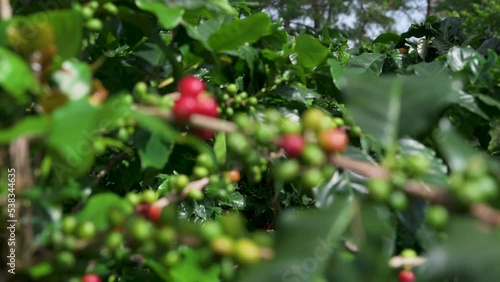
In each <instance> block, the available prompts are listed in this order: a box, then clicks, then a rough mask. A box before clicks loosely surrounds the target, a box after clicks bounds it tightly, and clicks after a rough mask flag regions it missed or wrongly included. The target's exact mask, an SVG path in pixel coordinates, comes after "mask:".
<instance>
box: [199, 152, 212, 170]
mask: <svg viewBox="0 0 500 282" xmlns="http://www.w3.org/2000/svg"><path fill="white" fill-rule="evenodd" d="M196 164H197V165H199V166H204V167H206V168H208V169H210V170H212V169H214V168H215V162H214V159H213V158H212V157H211V156H210V155H209V154H206V153H203V154H199V155H198V157H197V158H196Z"/></svg>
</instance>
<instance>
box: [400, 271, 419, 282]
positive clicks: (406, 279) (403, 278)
mask: <svg viewBox="0 0 500 282" xmlns="http://www.w3.org/2000/svg"><path fill="white" fill-rule="evenodd" d="M398 278H399V282H414V281H415V273H413V271H411V270H403V271H401V272H399V276H398Z"/></svg>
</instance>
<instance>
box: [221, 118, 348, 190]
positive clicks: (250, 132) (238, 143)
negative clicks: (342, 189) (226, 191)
mask: <svg viewBox="0 0 500 282" xmlns="http://www.w3.org/2000/svg"><path fill="white" fill-rule="evenodd" d="M234 122H235V123H236V124H237V125H238V127H239V131H237V132H234V133H231V134H229V135H228V137H227V146H228V150H229V151H230V152H232V153H233V154H235V155H236V156H238V157H243V160H244V161H245V162H246V164H245V165H246V167H248V166H250V168H251V171H250V173H251V175H252V174H253V175H254V176H257V177H255V179H254V180H256V181H257V180H259V179H260V177H259V176H260V171H262V168H265V167H266V162H267V160H269V159H271V160H273V173H274V174H273V175H274V177H275V179H277V180H279V181H283V182H293V181H295V180H299V179H300V184H301V185H302V187H304V188H305V189H310V188H313V187H315V186H317V185H319V184H320V183H321V181H322V180H323V179H325V177H330V176H331V175H332V174H333V172H334V167H333V166H331V165H329V164H328V157H329V156H331V155H334V154H338V153H340V152H342V151H344V150H345V149H346V147H347V146H348V144H349V137H348V135H347V132H346V130H345V129H343V128H342V126H343V125H344V120H343V119H341V118H335V117H331V116H329V115H327V114H326V113H325V112H323V111H322V110H320V109H318V108H310V109H308V110H306V111H305V112H304V113H303V114H302V116H301V117H300V118H296V119H295V120H293V119H292V118H290V117H288V116H286V115H284V114H282V113H280V112H279V111H277V110H271V109H269V110H265V111H264V112H263V114H262V115H261V116H257V117H256V118H253V117H250V116H248V115H246V114H238V115H236V116H235V118H234ZM266 151H267V153H268V154H267V158H266V157H264V158H263V159H262V156H259V155H258V154H257V152H266Z"/></svg>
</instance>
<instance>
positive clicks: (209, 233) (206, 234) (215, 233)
mask: <svg viewBox="0 0 500 282" xmlns="http://www.w3.org/2000/svg"><path fill="white" fill-rule="evenodd" d="M222 234H223V231H222V226H220V224H219V223H217V222H214V221H207V222H205V225H203V227H202V228H201V235H202V236H203V238H204V239H205V240H208V241H211V240H213V239H215V238H217V237H220V236H222Z"/></svg>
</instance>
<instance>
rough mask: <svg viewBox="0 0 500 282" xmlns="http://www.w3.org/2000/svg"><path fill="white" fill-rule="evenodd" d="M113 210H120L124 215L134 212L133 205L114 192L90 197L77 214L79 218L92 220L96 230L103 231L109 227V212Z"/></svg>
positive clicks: (80, 219)
mask: <svg viewBox="0 0 500 282" xmlns="http://www.w3.org/2000/svg"><path fill="white" fill-rule="evenodd" d="M111 210H120V211H121V212H122V213H123V214H124V215H128V214H130V213H131V212H132V208H131V206H130V205H129V204H128V203H127V202H126V201H124V200H123V199H122V198H120V196H118V195H116V194H114V193H102V194H97V195H93V196H92V197H90V199H89V200H88V202H87V203H86V204H85V207H84V208H83V209H82V210H81V211H80V212H79V213H78V214H77V219H78V220H79V221H80V222H82V221H91V222H93V223H94V225H95V227H96V230H97V231H98V232H99V231H103V230H105V229H107V228H108V225H109V220H108V214H109V212H110V211H111Z"/></svg>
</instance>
